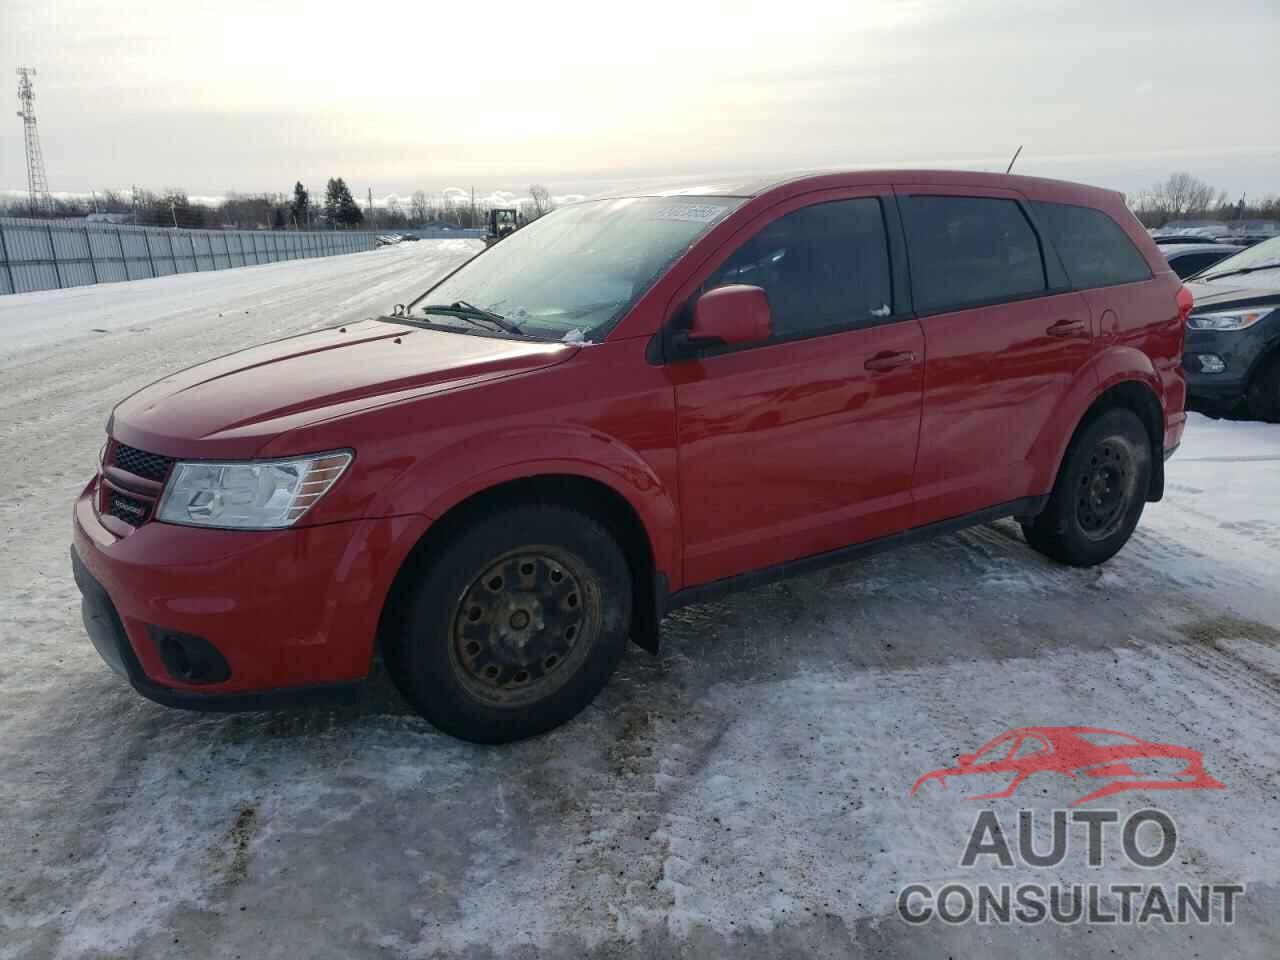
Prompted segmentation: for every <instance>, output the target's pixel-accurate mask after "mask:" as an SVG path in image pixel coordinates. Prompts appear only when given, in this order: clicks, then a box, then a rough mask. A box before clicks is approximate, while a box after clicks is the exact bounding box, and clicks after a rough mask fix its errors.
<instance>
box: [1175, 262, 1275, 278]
mask: <svg viewBox="0 0 1280 960" xmlns="http://www.w3.org/2000/svg"><path fill="white" fill-rule="evenodd" d="M1275 267H1280V260H1277V261H1276V262H1275V263H1260V264H1258V265H1257V266H1256V267H1236V269H1234V270H1222V271H1220V272H1218V273H1206V274H1205V275H1204V276H1203V277H1196V279H1197V280H1217V279H1218V278H1219V277H1234V276H1235V275H1236V274H1240V273H1253V271H1255V270H1270V269H1273V268H1275Z"/></svg>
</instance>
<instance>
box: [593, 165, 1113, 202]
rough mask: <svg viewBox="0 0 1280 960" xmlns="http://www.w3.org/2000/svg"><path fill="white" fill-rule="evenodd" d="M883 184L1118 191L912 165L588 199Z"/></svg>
mask: <svg viewBox="0 0 1280 960" xmlns="http://www.w3.org/2000/svg"><path fill="white" fill-rule="evenodd" d="M884 183H897V184H910V185H913V186H939V187H984V188H988V189H1004V190H1018V191H1021V192H1023V193H1025V194H1027V195H1029V196H1033V197H1035V198H1037V199H1049V200H1058V201H1060V202H1064V203H1069V202H1073V201H1074V202H1078V203H1085V204H1096V203H1099V202H1104V201H1114V200H1115V199H1116V198H1118V197H1120V196H1121V194H1120V193H1119V192H1118V191H1115V190H1105V189H1103V188H1101V187H1091V186H1087V185H1085V184H1082V183H1073V182H1071V181H1069V180H1050V179H1047V178H1045V177H1024V176H1020V175H1018V174H1007V173H991V172H987V171H982V170H918V169H914V168H910V167H908V168H899V169H883V170H881V169H871V170H838V169H829V170H799V171H789V172H782V173H774V174H757V175H746V176H742V175H739V176H728V177H716V178H705V179H700V180H695V179H692V178H687V179H686V178H673V179H669V180H665V181H658V182H656V183H648V184H643V183H636V184H635V186H627V187H620V188H618V189H616V190H610V191H607V192H605V193H601V194H598V195H596V196H594V197H592V198H591V199H593V200H605V199H610V198H615V197H616V198H622V197H674V196H703V197H743V198H749V197H759V196H762V195H763V194H766V193H772V192H774V191H776V190H781V189H783V188H786V191H787V192H788V193H804V192H806V191H807V190H809V189H813V190H821V189H824V188H831V187H845V186H859V185H868V186H870V185H876V184H884Z"/></svg>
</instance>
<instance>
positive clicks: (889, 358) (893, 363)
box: [862, 350, 916, 373]
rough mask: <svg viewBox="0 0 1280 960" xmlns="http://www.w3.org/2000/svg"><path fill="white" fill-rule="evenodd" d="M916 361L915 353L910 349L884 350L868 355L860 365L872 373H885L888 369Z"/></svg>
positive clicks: (894, 368)
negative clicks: (871, 355) (865, 360)
mask: <svg viewBox="0 0 1280 960" xmlns="http://www.w3.org/2000/svg"><path fill="white" fill-rule="evenodd" d="M915 362H916V355H915V354H914V353H912V352H911V351H910V350H900V351H897V352H895V351H892V350H884V351H882V352H880V353H877V354H876V355H875V356H874V357H870V358H869V359H868V360H867V362H866V363H864V364H863V365H862V366H863V367H865V368H866V369H867V370H870V371H871V372H872V373H885V372H886V371H889V370H896V369H897V368H898V367H905V366H908V365H909V364H912V363H915Z"/></svg>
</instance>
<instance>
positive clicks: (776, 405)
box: [671, 187, 924, 586]
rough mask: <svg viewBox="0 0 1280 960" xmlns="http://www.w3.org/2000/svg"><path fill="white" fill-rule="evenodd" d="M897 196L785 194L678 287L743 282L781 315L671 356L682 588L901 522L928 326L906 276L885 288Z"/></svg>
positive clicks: (884, 191)
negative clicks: (716, 345) (740, 343)
mask: <svg viewBox="0 0 1280 960" xmlns="http://www.w3.org/2000/svg"><path fill="white" fill-rule="evenodd" d="M892 203H893V195H892V192H891V190H890V189H889V188H887V187H886V188H881V189H878V190H877V189H875V188H864V189H861V190H847V191H823V192H822V193H821V194H818V195H812V194H811V195H809V196H808V197H801V198H796V199H793V200H790V201H787V202H785V203H783V204H780V205H779V206H777V207H774V208H773V209H772V210H770V211H768V212H766V213H765V214H762V215H761V216H760V217H759V218H757V219H756V220H755V221H754V222H753V223H751V224H749V225H748V226H746V227H744V228H743V229H742V230H741V231H740V232H739V233H738V234H737V235H736V236H735V237H734V238H733V239H731V240H730V241H729V242H728V243H727V244H726V245H725V248H724V249H723V251H722V253H721V254H719V255H718V256H717V257H716V258H714V259H713V262H712V263H710V264H708V266H707V268H706V269H705V270H704V271H703V273H702V275H701V277H699V278H694V279H693V280H692V281H691V283H690V285H689V288H688V289H686V290H685V291H684V292H683V293H682V294H681V295H680V296H679V297H677V301H681V302H691V301H692V300H693V299H694V298H695V297H696V296H697V294H698V293H700V292H702V291H705V290H710V289H713V288H715V287H717V286H721V285H724V284H735V283H743V284H752V285H755V286H759V287H761V288H763V289H764V291H765V293H766V295H767V296H768V298H769V303H770V307H771V309H772V312H773V323H774V336H773V338H772V339H771V340H770V341H768V342H765V343H761V344H753V345H750V346H747V347H745V348H738V349H732V350H726V349H725V348H720V349H719V350H718V351H717V350H713V351H711V352H703V353H700V354H698V355H695V356H690V357H684V358H681V359H677V360H674V361H673V362H672V364H671V376H672V380H673V382H674V384H675V391H676V408H677V423H678V431H679V463H680V468H679V470H680V512H681V520H682V527H683V531H684V551H685V583H686V585H690V586H692V585H695V584H699V583H705V582H708V581H711V580H718V579H720V578H723V577H727V576H732V575H734V574H738V573H743V572H746V571H748V570H753V569H758V568H761V567H767V566H771V565H774V564H778V563H782V562H785V561H788V560H794V559H797V558H800V557H804V556H808V555H811V554H816V553H822V552H825V551H828V550H833V549H836V548H839V547H842V546H845V545H847V544H850V543H854V542H858V541H862V540H867V539H871V538H874V537H877V536H882V535H884V534H887V533H893V532H895V531H897V530H900V529H902V528H903V527H906V526H907V525H908V524H909V523H910V519H911V476H912V471H913V468H914V465H915V456H916V441H917V438H918V431H919V427H920V385H921V380H922V374H923V369H924V363H923V338H922V336H921V333H920V326H919V324H918V323H916V321H915V320H914V318H912V317H911V316H910V313H909V312H908V307H907V304H906V302H905V300H906V297H905V293H906V291H905V273H900V279H899V280H898V281H897V285H898V286H899V287H900V288H901V294H902V295H901V296H896V297H895V293H894V290H895V279H894V271H893V270H892V268H891V258H890V247H889V243H890V234H889V227H890V224H889V222H887V220H886V214H887V213H890V212H892ZM892 226H893V229H894V230H895V231H896V230H897V225H896V223H893V224H892ZM892 239H893V240H894V241H896V246H897V250H898V261H899V262H900V261H901V259H902V253H901V235H900V233H898V232H894V233H893V234H892ZM685 312H686V314H687V310H686V311H685Z"/></svg>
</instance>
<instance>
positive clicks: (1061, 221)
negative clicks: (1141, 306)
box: [1031, 201, 1151, 289]
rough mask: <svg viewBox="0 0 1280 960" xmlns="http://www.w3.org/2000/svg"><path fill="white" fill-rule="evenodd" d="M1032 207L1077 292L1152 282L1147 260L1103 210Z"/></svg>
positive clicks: (1041, 204) (1060, 205)
mask: <svg viewBox="0 0 1280 960" xmlns="http://www.w3.org/2000/svg"><path fill="white" fill-rule="evenodd" d="M1031 207H1032V209H1033V210H1035V213H1036V219H1037V220H1039V221H1040V224H1041V226H1043V227H1044V231H1045V233H1046V234H1048V237H1049V241H1050V242H1051V243H1052V244H1053V246H1054V248H1055V249H1057V251H1058V255H1059V256H1060V257H1062V264H1063V266H1065V267H1066V268H1067V276H1069V277H1070V278H1071V283H1072V284H1073V285H1074V286H1076V287H1077V288H1084V289H1087V288H1089V287H1107V286H1110V285H1112V284H1115V283H1134V282H1135V281H1138V280H1150V279H1151V268H1150V267H1149V266H1147V261H1146V258H1145V257H1143V256H1142V254H1141V253H1139V252H1138V248H1137V247H1135V246H1134V245H1133V241H1132V240H1130V239H1129V237H1128V235H1127V234H1126V233H1125V232H1124V230H1123V229H1122V228H1121V226H1120V224H1118V223H1116V222H1115V221H1114V220H1112V219H1111V218H1110V217H1109V216H1107V215H1106V214H1105V213H1103V212H1102V211H1101V210H1094V209H1093V208H1091V207H1077V206H1075V205H1073V204H1069V203H1046V202H1043V201H1037V202H1034V203H1032V205H1031Z"/></svg>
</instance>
